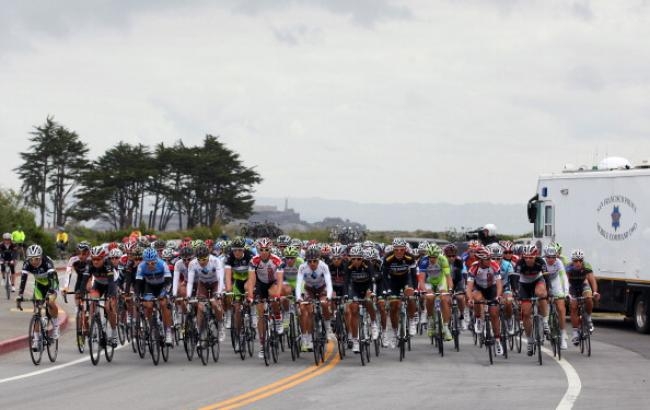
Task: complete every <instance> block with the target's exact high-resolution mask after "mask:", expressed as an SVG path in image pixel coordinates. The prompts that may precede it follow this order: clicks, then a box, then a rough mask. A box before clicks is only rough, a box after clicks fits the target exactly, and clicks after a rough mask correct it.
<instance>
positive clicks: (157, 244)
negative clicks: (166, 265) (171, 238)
mask: <svg viewBox="0 0 650 410" xmlns="http://www.w3.org/2000/svg"><path fill="white" fill-rule="evenodd" d="M165 245H167V242H165V241H164V240H162V239H156V241H155V242H154V243H153V244H152V246H153V247H154V249H158V250H159V249H164V248H165Z"/></svg>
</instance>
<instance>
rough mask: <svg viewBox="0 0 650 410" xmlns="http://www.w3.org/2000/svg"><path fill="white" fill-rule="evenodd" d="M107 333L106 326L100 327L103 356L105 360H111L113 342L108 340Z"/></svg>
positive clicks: (113, 350) (113, 349) (113, 347)
mask: <svg viewBox="0 0 650 410" xmlns="http://www.w3.org/2000/svg"><path fill="white" fill-rule="evenodd" d="M107 336H108V335H107V334H106V328H105V327H104V328H102V346H103V347H104V356H105V357H106V361H107V362H109V363H110V362H112V361H113V354H114V353H115V346H113V343H112V342H110V343H109V341H108V337H107Z"/></svg>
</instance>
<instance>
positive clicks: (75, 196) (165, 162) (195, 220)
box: [15, 116, 262, 231]
mask: <svg viewBox="0 0 650 410" xmlns="http://www.w3.org/2000/svg"><path fill="white" fill-rule="evenodd" d="M30 135H31V137H30V142H31V146H30V147H29V149H28V151H27V152H21V153H20V156H21V158H22V161H23V162H22V164H21V165H20V166H19V167H17V168H16V169H15V171H16V173H17V174H18V177H19V178H20V179H21V181H22V185H21V194H22V195H23V199H24V201H25V204H26V205H28V206H31V207H34V208H35V209H37V210H38V212H39V214H40V227H41V228H44V226H45V220H46V214H48V215H49V214H51V215H52V221H53V224H54V225H55V226H64V225H65V224H66V223H67V222H68V221H69V220H70V219H74V220H79V221H84V220H91V219H101V220H103V221H106V222H108V223H109V224H110V225H111V226H112V227H113V228H114V229H115V230H118V229H125V228H128V227H131V226H142V225H144V226H146V227H148V228H149V229H156V230H161V231H162V230H165V229H166V228H167V226H168V224H169V223H170V221H171V220H172V218H177V220H178V226H179V229H184V228H186V229H191V228H194V227H195V226H213V225H214V224H219V223H224V222H228V221H230V220H232V219H235V218H246V217H248V216H249V215H250V213H251V212H252V207H253V203H254V200H253V196H252V193H253V187H254V186H255V185H256V184H259V183H260V182H261V181H262V178H261V177H260V175H259V174H258V173H257V172H256V171H255V169H254V167H253V168H247V167H245V166H244V165H243V164H242V161H241V159H240V158H239V154H237V153H236V152H233V151H232V150H230V149H228V148H227V147H226V146H225V145H224V144H223V143H222V142H221V141H219V138H218V137H215V136H213V135H210V134H208V135H206V136H205V138H204V139H203V144H202V145H200V146H186V145H185V144H184V143H183V141H182V140H179V141H177V142H176V143H174V144H173V145H171V146H167V145H165V144H163V143H159V144H158V145H156V146H155V147H153V148H149V147H147V146H145V145H142V144H130V143H128V142H124V141H119V142H118V143H117V144H116V145H114V146H113V147H111V148H109V149H108V150H106V152H104V153H103V154H102V155H100V156H99V157H98V158H96V159H94V160H91V159H89V158H88V152H89V149H88V146H87V144H86V143H85V142H83V141H82V140H81V138H80V137H79V135H78V134H77V133H76V132H74V131H71V130H69V129H68V128H66V127H65V126H63V125H61V124H59V123H57V122H56V121H54V118H53V117H50V116H48V117H47V119H46V120H45V123H44V124H42V125H38V126H35V127H34V130H33V131H32V132H31V133H30Z"/></svg>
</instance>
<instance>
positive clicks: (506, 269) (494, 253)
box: [488, 242, 515, 336]
mask: <svg viewBox="0 0 650 410" xmlns="http://www.w3.org/2000/svg"><path fill="white" fill-rule="evenodd" d="M488 249H489V250H490V254H491V258H492V260H493V261H495V262H496V263H497V264H499V271H500V273H501V283H502V285H503V293H502V294H503V312H504V316H505V319H506V328H507V331H508V334H509V335H511V336H512V335H514V334H515V324H514V321H513V320H512V302H513V300H514V298H513V296H512V288H511V286H510V276H514V273H515V269H514V266H513V265H512V263H510V261H508V260H506V259H504V258H503V247H502V246H501V245H500V244H498V243H497V242H494V243H492V244H490V245H489V246H488Z"/></svg>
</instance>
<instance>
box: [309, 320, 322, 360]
mask: <svg viewBox="0 0 650 410" xmlns="http://www.w3.org/2000/svg"><path fill="white" fill-rule="evenodd" d="M319 328H320V326H318V323H317V322H316V321H314V330H313V331H312V332H311V340H312V344H313V345H314V347H313V350H314V363H315V364H316V366H318V364H319V363H320V357H319V356H318V355H319V353H320V350H319V346H318V345H319V344H320V343H321V340H320V335H319V334H318V333H319V332H318V330H316V329H319Z"/></svg>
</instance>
